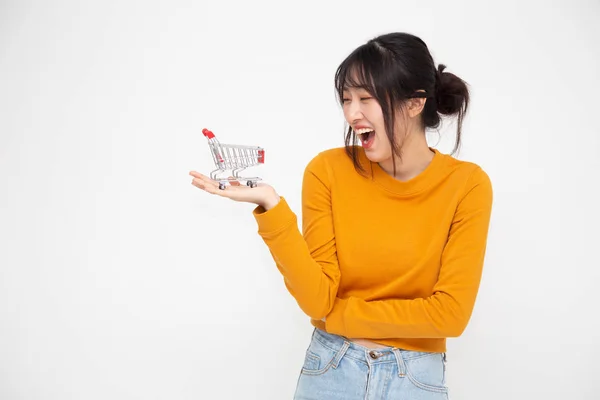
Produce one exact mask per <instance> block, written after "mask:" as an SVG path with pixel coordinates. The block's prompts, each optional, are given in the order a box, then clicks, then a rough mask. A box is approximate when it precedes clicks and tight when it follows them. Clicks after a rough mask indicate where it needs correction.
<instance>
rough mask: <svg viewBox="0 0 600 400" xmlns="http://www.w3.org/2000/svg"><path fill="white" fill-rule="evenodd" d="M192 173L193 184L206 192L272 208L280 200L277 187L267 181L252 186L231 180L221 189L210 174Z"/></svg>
mask: <svg viewBox="0 0 600 400" xmlns="http://www.w3.org/2000/svg"><path fill="white" fill-rule="evenodd" d="M190 175H191V176H192V177H193V179H192V185H194V186H196V187H198V188H200V189H202V190H204V191H205V192H208V193H211V194H214V195H218V196H221V197H227V198H229V199H231V200H234V201H239V202H246V203H254V204H257V205H261V206H263V207H265V208H271V207H272V206H273V205H275V204H277V202H278V201H279V196H278V195H277V192H276V191H275V189H274V188H273V187H272V186H270V185H268V184H266V183H259V184H258V185H257V186H256V187H253V188H251V187H249V186H246V185H242V184H240V183H239V182H237V181H231V182H230V183H231V185H230V186H226V187H225V189H219V182H218V181H215V180H213V179H210V178H209V177H208V176H205V175H202V174H201V173H199V172H196V171H190Z"/></svg>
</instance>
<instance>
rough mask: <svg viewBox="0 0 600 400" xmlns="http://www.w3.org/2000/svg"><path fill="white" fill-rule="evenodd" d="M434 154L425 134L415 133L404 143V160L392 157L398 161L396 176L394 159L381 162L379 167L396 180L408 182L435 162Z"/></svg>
mask: <svg viewBox="0 0 600 400" xmlns="http://www.w3.org/2000/svg"><path fill="white" fill-rule="evenodd" d="M434 154H435V153H434V152H433V151H432V150H431V149H430V148H429V145H428V144H427V140H426V138H425V133H413V134H411V135H409V136H407V137H406V138H405V139H404V142H403V143H402V159H401V160H400V159H399V158H398V156H396V155H395V154H393V155H392V157H394V158H395V160H396V174H395V175H394V166H393V164H392V157H390V158H389V159H387V160H385V161H381V162H379V166H380V167H381V169H383V170H384V171H385V172H387V173H388V174H389V175H391V176H393V177H394V178H396V179H398V180H400V181H408V180H410V179H412V178H414V177H415V176H417V175H419V174H420V173H421V172H423V171H424V170H425V168H427V166H428V165H429V164H430V163H431V160H433V156H434Z"/></svg>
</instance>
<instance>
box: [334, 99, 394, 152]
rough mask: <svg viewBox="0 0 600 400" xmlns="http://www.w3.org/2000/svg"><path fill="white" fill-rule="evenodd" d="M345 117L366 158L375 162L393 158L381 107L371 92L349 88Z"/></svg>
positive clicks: (344, 100)
mask: <svg viewBox="0 0 600 400" xmlns="http://www.w3.org/2000/svg"><path fill="white" fill-rule="evenodd" d="M343 109H344V117H345V118H346V121H347V122H348V124H349V125H350V126H351V127H352V129H354V132H355V133H356V136H357V137H358V138H359V139H360V141H361V144H362V147H363V148H364V150H365V154H366V156H367V157H368V158H369V160H371V161H373V162H382V161H386V160H388V159H390V158H391V157H392V147H391V145H390V142H389V139H388V137H387V135H386V131H385V126H384V122H383V112H382V110H381V106H380V105H379V103H378V102H377V100H375V98H373V97H372V96H371V95H370V94H369V92H367V91H366V90H364V89H361V88H348V89H347V90H344V93H343Z"/></svg>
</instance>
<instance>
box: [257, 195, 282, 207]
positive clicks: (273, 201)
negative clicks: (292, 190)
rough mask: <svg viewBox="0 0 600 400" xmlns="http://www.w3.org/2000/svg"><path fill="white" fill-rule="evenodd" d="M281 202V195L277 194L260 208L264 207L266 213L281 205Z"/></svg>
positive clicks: (266, 200)
mask: <svg viewBox="0 0 600 400" xmlns="http://www.w3.org/2000/svg"><path fill="white" fill-rule="evenodd" d="M280 200H281V198H280V197H279V195H278V194H276V193H275V194H274V195H273V196H269V198H268V199H265V201H263V202H262V204H260V206H262V208H264V209H265V211H267V210H270V209H271V208H273V207H275V206H276V205H277V204H279V201H280Z"/></svg>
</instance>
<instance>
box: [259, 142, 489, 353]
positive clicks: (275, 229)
mask: <svg viewBox="0 0 600 400" xmlns="http://www.w3.org/2000/svg"><path fill="white" fill-rule="evenodd" d="M432 150H433V149H432ZM434 151H435V155H434V157H433V161H432V162H431V163H430V164H429V166H428V167H427V168H426V169H425V170H424V171H423V172H422V173H421V174H419V175H418V176H417V177H415V178H413V179H411V180H409V181H406V182H403V181H399V180H397V179H394V178H393V177H392V176H390V175H389V174H387V173H386V172H385V171H384V170H383V169H381V167H380V166H379V165H378V164H377V163H371V162H370V161H369V160H368V159H367V158H366V156H365V154H364V151H363V150H362V148H359V154H360V159H361V163H362V165H363V166H365V168H366V171H367V173H368V177H364V176H361V175H360V174H359V173H358V172H357V171H356V170H355V169H354V166H353V164H352V161H351V160H350V158H349V157H348V156H347V155H346V154H345V152H344V148H343V147H340V148H335V149H330V150H326V151H323V152H321V153H320V154H318V155H317V156H316V157H315V158H313V159H312V160H311V161H310V162H309V164H308V165H307V167H306V170H305V173H304V179H303V184H302V233H301V232H300V230H299V229H298V223H297V217H296V214H294V213H293V212H292V210H291V209H290V207H289V205H288V204H287V202H286V200H285V198H284V197H282V198H281V201H280V202H279V203H278V204H277V205H276V206H275V207H273V208H271V209H270V210H268V211H265V209H264V208H262V207H260V206H259V207H257V208H255V209H254V211H253V215H254V217H255V218H256V221H257V224H258V233H259V234H260V235H261V237H262V238H263V240H264V242H265V243H266V245H267V246H268V248H269V250H270V252H271V254H272V256H273V259H274V260H275V263H276V265H277V268H278V269H279V271H280V272H281V274H282V275H283V278H284V283H285V285H286V287H287V290H288V291H289V292H290V294H291V295H292V296H293V297H294V298H295V299H296V301H297V303H298V305H299V306H300V308H301V309H302V310H303V311H304V312H305V313H306V314H307V315H308V316H309V317H311V323H312V325H314V326H315V327H318V328H320V329H323V330H325V331H327V332H330V333H334V334H338V335H342V336H345V337H347V338H363V339H371V340H373V341H375V342H377V343H380V344H383V345H388V346H394V347H397V348H401V349H407V350H416V351H431V352H443V351H446V338H447V337H456V336H459V335H461V334H462V332H463V330H464V329H465V327H466V325H467V323H468V321H469V319H470V317H471V313H472V310H473V306H474V303H475V298H476V296H477V291H478V288H479V283H480V278H481V273H482V268H483V261H484V256H485V248H486V241H487V234H488V226H489V220H490V214H491V208H492V186H491V183H490V180H489V177H488V175H487V174H486V173H485V172H484V171H483V170H482V169H481V168H480V167H479V166H477V165H476V164H473V163H470V162H465V161H459V160H457V159H455V158H454V157H452V156H450V155H446V154H442V153H440V152H439V151H437V150H434ZM324 317H325V322H323V321H322V319H323V318H324Z"/></svg>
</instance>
